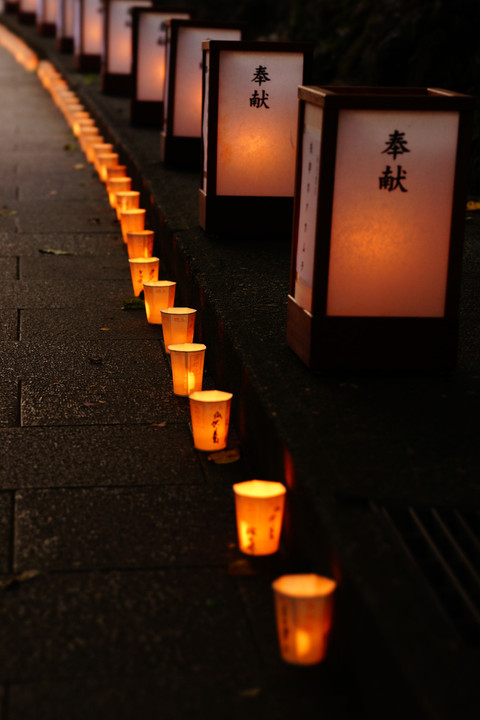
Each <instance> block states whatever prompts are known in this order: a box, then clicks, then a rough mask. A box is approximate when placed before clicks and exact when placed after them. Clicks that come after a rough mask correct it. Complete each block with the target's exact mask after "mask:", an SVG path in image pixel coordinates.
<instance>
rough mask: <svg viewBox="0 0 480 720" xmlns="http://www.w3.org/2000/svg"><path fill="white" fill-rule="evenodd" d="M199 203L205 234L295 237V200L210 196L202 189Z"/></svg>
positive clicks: (201, 224)
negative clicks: (293, 226)
mask: <svg viewBox="0 0 480 720" xmlns="http://www.w3.org/2000/svg"><path fill="white" fill-rule="evenodd" d="M198 200H199V223H200V226H201V227H202V228H203V229H204V230H205V232H209V233H247V232H248V233H255V234H257V233H261V234H269V235H270V234H271V233H276V234H283V233H287V234H288V235H289V236H290V235H291V232H292V223H293V198H290V197H243V196H238V197H231V196H224V195H213V196H209V195H207V194H206V193H205V192H204V191H203V190H201V189H200V190H199V191H198Z"/></svg>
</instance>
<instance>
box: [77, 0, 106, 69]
mask: <svg viewBox="0 0 480 720" xmlns="http://www.w3.org/2000/svg"><path fill="white" fill-rule="evenodd" d="M87 2H89V3H90V4H92V7H91V8H89V9H88V10H87V7H86V3H87ZM95 2H96V7H93V4H94V3H95ZM73 3H74V5H73V14H74V31H73V33H74V40H73V45H74V47H73V62H74V66H75V70H77V71H79V72H88V73H98V72H100V66H101V52H98V53H89V52H86V48H85V23H86V21H87V13H90V12H93V13H95V12H98V14H99V15H102V16H104V8H103V0H73ZM103 22H104V20H102V23H103ZM102 33H103V29H102ZM76 34H78V36H79V38H80V42H79V43H78V44H76V43H75V37H76Z"/></svg>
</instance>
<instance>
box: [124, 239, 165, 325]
mask: <svg viewBox="0 0 480 720" xmlns="http://www.w3.org/2000/svg"><path fill="white" fill-rule="evenodd" d="M126 238H127V251H128V257H131V258H135V257H152V255H153V238H154V232H153V230H137V231H133V232H131V231H128V230H127V232H126ZM172 305H173V303H172ZM163 307H171V306H170V305H164V306H163ZM160 309H161V308H160ZM160 322H161V320H160Z"/></svg>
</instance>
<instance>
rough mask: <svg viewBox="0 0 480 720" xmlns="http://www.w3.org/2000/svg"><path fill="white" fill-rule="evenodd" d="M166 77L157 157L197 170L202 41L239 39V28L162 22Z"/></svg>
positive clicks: (200, 127) (200, 23) (200, 132)
mask: <svg viewBox="0 0 480 720" xmlns="http://www.w3.org/2000/svg"><path fill="white" fill-rule="evenodd" d="M165 25H166V32H167V35H166V46H165V57H166V76H165V97H164V103H163V118H164V122H163V130H162V133H161V147H160V157H161V159H162V160H163V161H164V162H166V163H169V164H172V165H178V166H185V167H193V168H198V167H200V161H201V160H200V159H201V136H202V42H203V41H204V40H206V39H208V38H212V39H218V40H221V39H224V40H241V37H242V28H241V26H240V25H236V24H231V23H230V24H228V23H220V22H207V21H204V22H197V21H196V20H168V21H167V22H166V23H165Z"/></svg>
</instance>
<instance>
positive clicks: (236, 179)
mask: <svg viewBox="0 0 480 720" xmlns="http://www.w3.org/2000/svg"><path fill="white" fill-rule="evenodd" d="M203 50H204V53H205V55H204V65H205V84H204V88H205V100H204V102H205V106H204V111H203V112H204V122H203V148H204V150H203V182H202V186H201V188H200V190H199V212H200V225H201V227H202V228H203V229H204V230H206V231H207V232H245V231H248V232H257V233H258V232H269V233H272V232H285V230H286V229H287V230H288V229H289V228H291V227H292V222H293V195H294V189H295V162H296V138H297V128H298V99H297V90H298V86H299V85H300V84H301V83H302V82H304V78H305V77H306V76H308V67H309V65H310V54H311V48H310V46H309V45H305V44H301V43H270V42H255V43H243V42H242V43H231V42H222V41H213V40H210V41H208V42H205V43H203Z"/></svg>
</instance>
